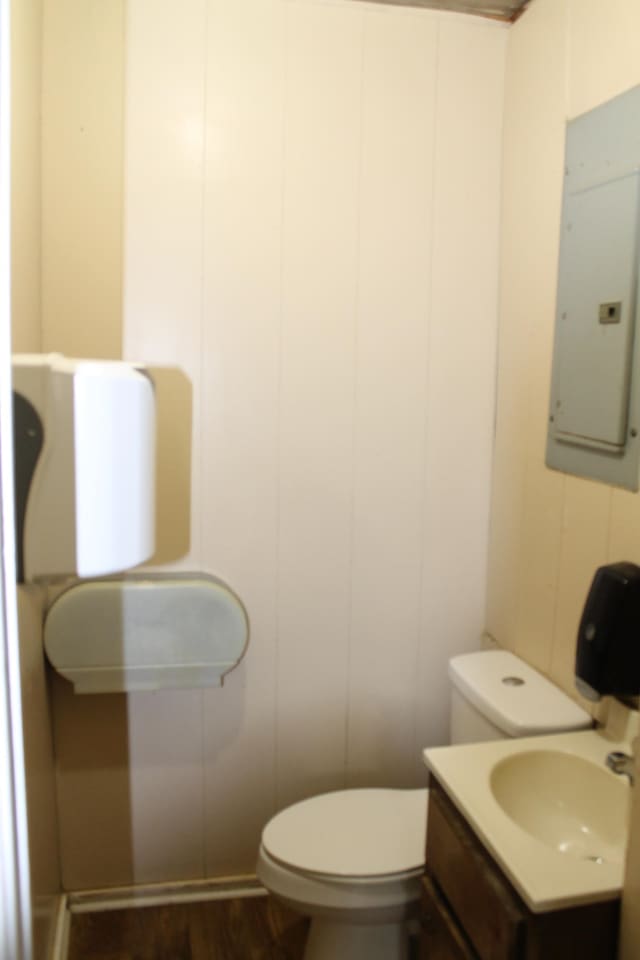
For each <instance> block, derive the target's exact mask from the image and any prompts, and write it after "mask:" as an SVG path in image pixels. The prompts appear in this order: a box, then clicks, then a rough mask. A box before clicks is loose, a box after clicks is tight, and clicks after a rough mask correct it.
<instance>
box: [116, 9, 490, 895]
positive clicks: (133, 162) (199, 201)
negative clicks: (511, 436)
mask: <svg viewBox="0 0 640 960" xmlns="http://www.w3.org/2000/svg"><path fill="white" fill-rule="evenodd" d="M129 21H130V22H129V35H128V41H127V43H128V53H129V56H128V59H129V69H128V88H127V148H126V149H127V156H126V183H127V186H126V232H125V240H126V273H125V296H126V312H125V343H126V351H127V355H128V356H141V357H144V358H145V359H147V360H149V361H156V362H157V361H166V362H179V363H180V365H181V366H182V367H183V368H184V370H185V372H186V373H187V374H188V376H189V377H190V378H191V381H192V384H193V389H194V405H195V410H196V426H195V432H194V464H193V465H194V473H195V477H196V481H195V486H194V494H193V504H192V510H193V522H194V531H195V534H194V544H193V549H192V552H191V555H190V556H189V557H188V558H187V559H186V560H185V561H184V562H183V565H184V564H186V563H188V564H189V565H190V566H194V567H195V566H201V567H202V568H203V569H205V570H208V571H210V572H212V573H215V574H218V575H219V576H221V577H222V578H224V579H226V580H228V581H229V583H230V584H231V585H232V586H233V587H234V588H235V589H236V590H237V591H238V593H239V594H240V596H241V597H242V599H243V600H244V601H245V603H246V605H247V608H248V613H249V617H250V620H251V628H252V629H251V640H250V646H249V649H248V652H247V655H246V658H245V660H244V662H243V664H242V665H241V666H240V668H239V669H238V670H236V671H235V672H234V673H232V674H231V675H230V676H229V677H228V678H227V681H226V683H225V686H224V687H223V688H222V689H217V690H211V691H207V692H206V693H205V694H203V695H201V694H198V693H193V694H190V693H189V692H184V693H180V694H177V695H176V697H175V698H172V699H170V700H169V699H167V700H166V701H165V700H163V699H162V698H160V697H154V698H151V699H149V700H144V702H143V701H142V700H140V701H139V702H138V703H137V704H136V702H135V698H132V699H131V700H130V722H129V726H130V741H131V763H130V770H129V773H130V779H131V794H132V797H133V807H134V811H133V828H134V837H133V844H134V850H135V856H136V859H137V867H138V868H139V869H138V872H141V871H142V872H143V874H144V877H145V878H146V879H150V878H153V877H154V876H155V875H156V874H158V873H159V872H161V871H162V870H164V871H165V872H166V874H167V876H176V875H177V874H179V873H182V874H186V872H187V871H188V870H189V869H192V875H193V876H196V875H198V872H199V871H202V870H204V871H205V872H206V873H207V874H209V875H219V874H224V873H226V874H229V873H234V872H240V871H243V870H248V869H251V868H252V866H253V863H254V856H255V851H256V848H257V842H258V837H259V833H260V829H261V827H262V825H263V823H264V822H265V821H266V819H267V818H268V816H269V815H270V814H271V812H272V810H273V809H274V807H276V806H277V807H282V806H284V805H285V804H287V803H290V802H293V801H295V800H297V799H300V798H301V797H303V796H308V795H311V794H313V793H315V792H319V791H322V790H329V789H334V788H339V787H342V786H343V785H345V783H347V782H349V783H354V784H363V785H364V784H365V783H367V784H372V783H388V784H396V785H398V786H409V785H411V784H412V783H415V782H418V781H419V780H420V777H421V774H422V771H421V769H420V768H419V747H420V746H422V745H424V743H427V742H435V741H437V740H438V739H440V738H441V737H443V736H444V735H445V731H446V722H445V721H446V704H445V696H446V694H445V693H444V689H445V685H446V672H445V671H446V659H447V656H448V654H449V652H450V651H455V650H456V649H460V648H461V647H462V648H468V647H471V646H473V645H475V644H476V643H477V639H478V634H479V632H480V630H481V628H482V626H483V625H484V624H483V622H482V612H483V608H482V598H481V594H482V592H483V582H484V567H483V558H484V554H483V553H482V549H483V548H482V544H483V543H485V541H483V536H485V537H486V510H487V502H488V481H487V469H488V456H489V452H490V433H491V423H490V422H487V418H488V410H489V409H490V407H491V401H492V386H491V383H492V376H493V371H494V356H493V340H492V337H493V336H494V330H495V327H494V326H492V324H495V312H494V313H492V309H493V308H494V307H495V303H494V301H493V300H492V288H491V282H490V281H492V280H493V281H495V275H496V274H495V264H494V263H493V259H495V257H496V252H497V230H496V229H495V226H496V216H497V209H498V207H497V196H496V195H494V194H493V193H492V191H493V190H494V186H495V184H494V178H495V182H496V183H497V178H498V176H499V166H500V158H499V144H500V127H499V117H500V110H501V102H502V98H501V86H500V77H501V57H502V49H503V47H502V44H503V36H504V34H503V31H502V29H501V28H499V27H497V26H493V25H486V26H484V25H482V26H478V21H476V20H473V19H471V18H458V17H455V18H452V17H450V16H442V15H440V14H436V13H434V12H432V11H430V12H427V11H416V10H407V9H402V8H400V9H391V8H381V7H379V6H377V5H374V4H371V5H368V4H345V3H332V2H314V0H238V2H235V3H230V2H227V0H206V5H205V0H190V2H189V4H188V5H187V6H186V7H185V8H181V9H180V11H179V13H178V12H177V11H176V10H175V9H174V8H173V7H172V6H171V5H170V4H168V3H167V2H166V0H163V2H162V3H161V4H155V3H154V4H153V5H151V4H150V3H149V2H148V0H135V2H134V3H133V4H131V5H130V12H129ZM151 24H152V25H153V29H152V30H151V29H150V25H151ZM439 24H442V36H443V43H444V50H445V53H444V55H443V56H441V58H440V61H439V73H438V75H436V72H437V68H436V52H435V47H436V34H437V31H438V29H439V27H438V25H439ZM492 61H493V65H491V64H492ZM461 67H462V69H461ZM458 74H460V78H459V79H458ZM436 98H437V117H436ZM205 134H206V136H205ZM189 144H190V145H191V148H189ZM205 154H206V162H205V163H204V165H203V157H205ZM470 158H472V160H471V159H470ZM434 159H435V161H436V163H437V165H438V166H437V173H436V175H435V177H434V175H433V173H434V170H433V162H434ZM434 186H435V189H436V194H434V193H433V188H434ZM492 203H493V204H494V206H492ZM433 238H435V242H436V247H435V256H434V258H433V264H432V258H431V251H432V240H433ZM492 258H493V259H492ZM492 264H493V266H492ZM432 265H433V267H434V271H433V274H432V273H431V266H432ZM432 282H433V283H435V287H434V289H433V292H432V287H431V285H432ZM430 309H433V315H434V320H435V326H433V327H432V328H431V329H430V327H429V317H430ZM430 340H431V344H430ZM201 345H202V349H200V347H201ZM430 349H431V351H432V355H431V354H430V353H429V350H430ZM428 371H430V373H431V381H429V380H428V377H427V373H428ZM200 415H201V420H200V419H198V417H199V416H200ZM425 420H428V421H429V432H428V434H427V433H426V431H425ZM489 421H490V418H489ZM465 433H467V434H469V436H465V438H464V441H461V440H460V437H461V436H462V435H463V434H465ZM425 437H426V440H425ZM426 443H428V448H427V446H426ZM427 452H428V454H429V456H428V458H427V457H426V456H425V455H426V453H427ZM200 476H202V477H203V479H204V485H203V487H202V489H200V487H199V486H198V483H199V481H198V478H199V477H200ZM425 496H426V497H427V500H426V501H425ZM467 500H468V501H469V503H468V504H467V502H466V501H467ZM425 504H426V505H425ZM475 507H477V509H478V511H479V513H478V514H476V513H474V508H475ZM425 510H426V511H427V516H426V520H427V522H426V523H424V520H425V517H424V512H425ZM200 530H201V531H202V539H201V546H202V549H200V539H199V536H200ZM485 546H486V543H485ZM464 551H466V552H464ZM461 552H463V553H464V557H463V559H464V573H465V577H466V579H465V580H464V582H463V583H462V587H461V588H460V580H459V578H458V570H459V567H457V566H456V563H457V562H458V560H459V555H460V554H461ZM423 554H424V556H425V557H426V563H425V565H424V570H423V569H422V567H421V559H422V555H423ZM423 578H424V580H423ZM423 584H424V585H423ZM459 589H462V591H463V596H464V597H465V598H466V600H465V603H464V604H461V602H460V594H459V592H458V591H459ZM444 598H446V602H445V599H444ZM420 632H422V634H423V635H424V636H423V638H422V639H420ZM434 638H435V639H434ZM419 659H420V665H421V666H420V669H421V672H420V674H419V675H418V677H416V675H415V666H416V663H417V662H418V660H419ZM349 686H350V689H349ZM201 705H202V707H203V715H204V756H201V759H200V766H201V767H202V769H201V770H200V771H199V772H198V770H197V767H198V762H199V761H198V756H199V754H200V755H201V754H202V750H203V745H202V737H203V732H202V729H201V728H199V727H198V720H197V714H198V712H199V710H200V709H201ZM163 718H164V719H163ZM171 722H173V723H174V724H175V727H176V731H177V732H176V735H175V736H173V735H172V734H171V731H170V730H169V729H166V730H165V729H164V727H163V724H164V723H166V724H170V723H171ZM137 724H139V726H136V725H137ZM416 724H417V726H418V738H417V739H416V737H414V728H415V727H416ZM158 730H160V734H158ZM154 737H156V738H157V739H156V740H154ZM163 738H164V739H166V741H167V743H166V746H165V747H164V748H163V749H162V750H161V749H160V747H158V746H157V743H158V742H159V741H162V740H163ZM182 741H184V743H185V756H184V758H183V759H181V757H180V749H179V747H180V743H181V742H182ZM187 741H190V742H189V744H188V745H187ZM178 779H180V781H181V782H182V783H183V787H182V788H181V787H180V786H179V782H178ZM176 791H177V792H176ZM165 792H168V793H169V795H170V796H171V797H172V806H173V805H175V806H176V807H177V811H178V813H179V815H180V816H181V817H182V818H184V819H185V820H187V821H189V823H190V824H191V825H192V826H189V827H187V828H185V830H186V834H185V835H184V836H182V837H181V839H180V844H181V845H183V846H184V848H185V849H187V850H188V851H194V850H195V847H196V845H197V844H196V838H197V837H198V836H201V842H202V843H203V845H204V864H202V863H201V864H197V863H195V862H194V857H193V856H192V853H191V852H190V853H188V855H187V857H186V858H185V860H183V862H181V863H180V862H179V858H178V854H177V849H176V848H175V847H173V849H172V839H171V835H170V829H171V823H170V815H169V814H168V815H167V817H168V819H167V820H163V819H162V817H161V816H157V815H156V814H155V813H149V811H150V810H151V809H152V807H153V805H154V803H157V802H159V798H161V797H163V796H164V793H165ZM152 793H155V800H154V797H153V795H152ZM163 805H164V804H163ZM145 810H146V811H147V813H148V822H149V824H152V825H153V828H154V831H155V834H156V840H157V836H158V835H162V836H163V840H162V844H161V847H162V848H163V849H162V850H161V851H159V852H158V851H153V850H151V846H152V844H153V839H152V837H151V832H152V831H149V830H146V831H145V830H143V825H142V822H141V821H142V817H143V816H144V813H145ZM203 817H204V827H203V826H202V820H203ZM202 837H204V839H203V840H202ZM192 841H193V842H192ZM137 843H138V844H139V845H136V844H137ZM147 848H148V849H147Z"/></svg>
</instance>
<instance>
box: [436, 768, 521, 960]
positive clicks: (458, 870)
mask: <svg viewBox="0 0 640 960" xmlns="http://www.w3.org/2000/svg"><path fill="white" fill-rule="evenodd" d="M427 873H428V874H429V876H430V877H431V878H432V879H433V880H434V881H435V883H436V884H437V886H438V889H439V890H440V891H441V892H442V894H443V896H444V897H445V898H446V901H447V903H448V904H449V906H450V908H451V910H452V912H453V913H454V914H455V916H456V917H457V918H458V921H459V923H460V926H461V927H462V928H463V930H464V932H465V935H466V936H467V937H468V939H469V941H470V943H472V944H473V948H474V950H475V951H476V952H477V954H478V957H479V958H480V960H522V958H524V957H525V956H526V950H525V941H526V932H527V919H528V918H527V911H526V908H525V906H524V904H523V903H522V901H521V900H520V898H519V897H518V896H517V895H516V893H515V891H514V890H513V888H512V887H511V885H510V884H509V882H508V881H507V879H506V878H505V877H504V875H503V874H502V873H501V872H500V871H499V870H498V868H497V866H496V865H495V864H494V863H493V861H492V860H491V858H490V857H489V856H488V854H487V852H486V851H485V849H484V847H483V846H482V845H481V843H480V842H479V840H478V839H477V838H476V836H475V834H474V833H473V831H472V830H471V828H470V827H469V825H468V824H467V823H466V821H465V820H464V819H463V818H462V817H461V815H460V814H459V813H458V811H457V810H456V809H455V808H454V807H453V804H452V803H451V801H450V800H449V799H448V797H447V796H446V794H445V793H444V791H443V790H442V787H440V785H439V784H438V783H437V781H432V785H431V790H430V793H429V820H428V826H427Z"/></svg>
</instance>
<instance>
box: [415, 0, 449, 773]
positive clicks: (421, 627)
mask: <svg viewBox="0 0 640 960" xmlns="http://www.w3.org/2000/svg"><path fill="white" fill-rule="evenodd" d="M441 22H442V21H441V19H440V17H437V18H436V35H435V71H434V73H435V76H434V80H435V91H434V101H433V103H434V106H433V147H432V155H431V165H432V166H431V204H432V209H431V228H430V231H429V245H430V249H429V265H428V270H427V278H426V282H427V283H428V284H429V300H428V312H427V316H426V317H425V322H426V328H427V334H426V340H425V350H426V357H425V379H424V396H425V412H424V433H423V446H422V471H423V483H422V500H421V508H420V528H421V530H422V548H421V552H420V579H419V584H420V596H419V607H418V609H419V616H418V623H417V630H418V638H417V644H416V663H415V667H416V669H415V696H414V708H413V738H414V748H413V752H414V755H415V757H416V765H417V766H418V768H419V769H420V768H421V767H422V759H421V757H420V749H421V747H422V746H423V744H422V736H421V732H420V730H419V720H420V716H421V707H420V684H421V679H422V668H423V664H424V660H425V653H426V634H427V623H428V616H427V610H426V600H427V596H428V591H427V584H426V569H427V551H428V549H430V547H431V544H430V543H429V529H428V528H429V514H428V503H429V487H430V481H429V435H430V423H431V410H430V408H429V384H430V380H431V327H432V323H433V302H434V293H433V288H434V285H433V270H434V263H435V245H436V240H435V236H434V230H433V225H434V216H435V207H434V200H435V196H436V190H437V185H438V171H437V156H438V122H437V118H438V101H439V96H440V54H441V44H440V40H441Z"/></svg>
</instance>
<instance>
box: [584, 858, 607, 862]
mask: <svg viewBox="0 0 640 960" xmlns="http://www.w3.org/2000/svg"><path fill="white" fill-rule="evenodd" d="M582 859H583V860H589V861H590V862H591V863H606V862H607V861H606V860H605V859H604V857H583V858H582Z"/></svg>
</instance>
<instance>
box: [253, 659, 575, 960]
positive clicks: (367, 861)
mask: <svg viewBox="0 0 640 960" xmlns="http://www.w3.org/2000/svg"><path fill="white" fill-rule="evenodd" d="M449 676H450V679H451V681H452V698H451V717H450V721H451V723H450V733H451V742H452V743H473V742H476V741H482V740H496V739H503V738H506V737H525V736H533V735H537V734H545V733H554V732H560V731H563V730H576V729H581V728H584V727H588V726H590V725H591V717H590V716H589V715H588V714H587V713H586V712H585V711H584V710H582V709H581V708H580V707H579V706H578V705H577V704H576V703H574V702H573V701H572V700H571V699H570V698H569V697H567V696H566V695H565V694H564V693H562V691H560V690H558V689H557V688H556V687H554V686H553V684H551V683H550V682H549V681H548V680H546V679H545V678H544V677H542V676H541V675H540V674H539V673H537V672H536V671H535V670H533V669H532V668H531V667H529V666H528V665H527V664H525V663H523V662H522V661H521V660H519V659H518V658H517V657H515V656H513V655H512V654H510V653H507V652H506V651H503V650H491V651H482V652H479V653H471V654H465V655H463V656H459V657H455V658H454V659H453V660H451V661H450V664H449ZM427 802H428V790H424V789H423V790H379V789H362V790H340V791H337V792H335V793H327V794H323V795H321V796H317V797H311V798H310V799H308V800H303V801H301V802H300V803H296V804H294V805H293V806H291V807H288V808H287V809H286V810H283V811H282V812H281V813H279V814H277V815H276V816H275V817H274V818H273V819H272V820H270V821H269V823H268V824H267V826H266V827H265V829H264V831H263V833H262V843H261V845H260V852H259V855H258V866H257V874H258V877H259V878H260V880H261V881H262V883H263V884H264V886H265V888H266V889H267V890H268V891H269V892H270V893H271V894H273V895H274V896H276V897H277V898H278V899H279V900H281V901H282V902H283V903H285V904H286V905H288V906H290V907H292V908H293V909H294V910H297V911H298V912H299V913H301V914H304V915H305V916H309V917H311V929H310V932H309V939H308V941H307V946H306V950H305V955H304V956H305V960H405V958H407V956H408V945H409V934H410V930H411V921H412V919H413V918H414V917H415V915H416V913H417V910H416V908H417V904H418V900H419V898H420V878H421V876H422V874H423V872H424V851H425V841H426V826H427Z"/></svg>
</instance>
